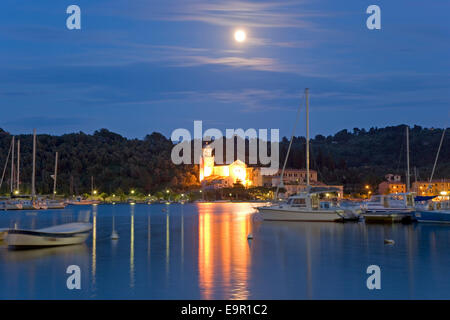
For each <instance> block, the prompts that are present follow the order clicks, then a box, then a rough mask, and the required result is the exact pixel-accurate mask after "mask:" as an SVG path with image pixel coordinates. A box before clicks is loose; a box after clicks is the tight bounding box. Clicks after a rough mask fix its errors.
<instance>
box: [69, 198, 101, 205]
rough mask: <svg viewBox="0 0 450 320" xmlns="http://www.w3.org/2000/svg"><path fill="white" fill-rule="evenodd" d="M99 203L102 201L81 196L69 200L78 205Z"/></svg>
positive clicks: (70, 202)
mask: <svg viewBox="0 0 450 320" xmlns="http://www.w3.org/2000/svg"><path fill="white" fill-rule="evenodd" d="M99 203H100V201H98V200H89V199H82V198H81V197H77V198H76V199H74V200H69V201H68V202H67V204H71V205H76V206H80V205H93V204H99Z"/></svg>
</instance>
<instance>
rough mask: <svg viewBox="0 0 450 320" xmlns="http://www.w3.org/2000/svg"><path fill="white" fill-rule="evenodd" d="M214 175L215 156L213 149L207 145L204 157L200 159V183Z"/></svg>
mask: <svg viewBox="0 0 450 320" xmlns="http://www.w3.org/2000/svg"><path fill="white" fill-rule="evenodd" d="M213 173H214V156H213V154H212V148H211V147H210V146H209V145H206V146H205V147H204V148H203V150H202V157H201V159H200V181H202V180H203V179H204V178H206V177H209V176H211V175H213Z"/></svg>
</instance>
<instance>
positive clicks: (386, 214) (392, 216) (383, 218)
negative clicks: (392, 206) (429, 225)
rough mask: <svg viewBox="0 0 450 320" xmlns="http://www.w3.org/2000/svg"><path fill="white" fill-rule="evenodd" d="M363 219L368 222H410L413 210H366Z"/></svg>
mask: <svg viewBox="0 0 450 320" xmlns="http://www.w3.org/2000/svg"><path fill="white" fill-rule="evenodd" d="M363 216H364V220H365V221H366V222H368V223H370V222H374V223H377V222H378V223H395V222H410V221H412V220H413V218H414V216H413V212H412V211H405V210H398V211H392V210H386V211H366V212H365V213H364V214H363Z"/></svg>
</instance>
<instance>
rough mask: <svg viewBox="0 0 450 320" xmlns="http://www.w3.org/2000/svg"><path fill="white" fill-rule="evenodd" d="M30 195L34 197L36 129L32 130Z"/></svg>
mask: <svg viewBox="0 0 450 320" xmlns="http://www.w3.org/2000/svg"><path fill="white" fill-rule="evenodd" d="M31 196H32V197H33V199H34V198H35V197H36V129H34V130H33V173H32V175H31Z"/></svg>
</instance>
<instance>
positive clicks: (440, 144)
mask: <svg viewBox="0 0 450 320" xmlns="http://www.w3.org/2000/svg"><path fill="white" fill-rule="evenodd" d="M445 130H447V128H444V131H443V132H442V137H441V142H440V143H439V148H438V152H437V154H436V159H435V160H434V165H433V170H432V171H431V176H430V181H429V182H428V188H427V189H430V188H431V181H432V180H433V175H434V170H435V169H436V164H437V161H438V158H439V153H440V152H441V147H442V142H443V141H444V135H445Z"/></svg>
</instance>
